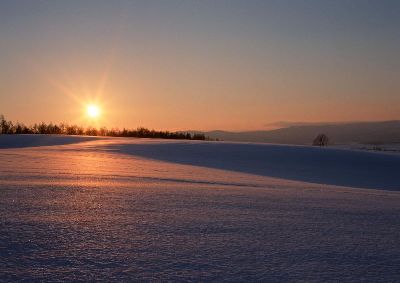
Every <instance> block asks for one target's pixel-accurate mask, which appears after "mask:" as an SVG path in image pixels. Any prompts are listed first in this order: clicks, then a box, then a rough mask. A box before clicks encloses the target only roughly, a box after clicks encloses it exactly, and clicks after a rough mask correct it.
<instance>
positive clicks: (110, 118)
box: [0, 0, 400, 130]
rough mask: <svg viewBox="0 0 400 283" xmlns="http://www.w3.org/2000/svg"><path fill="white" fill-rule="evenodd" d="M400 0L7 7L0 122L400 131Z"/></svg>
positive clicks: (1, 15) (2, 24)
mask: <svg viewBox="0 0 400 283" xmlns="http://www.w3.org/2000/svg"><path fill="white" fill-rule="evenodd" d="M399 15H400V1H397V0H396V1H385V0H375V1H368V0H363V1H357V0H349V1H344V0H335V1H328V0H327V1H324V0H315V1H311V0H310V1H306V0H292V1H285V0H277V1H268V0H262V1H255V0H250V1H245V0H243V1H233V0H231V1H228V0H227V1H189V0H187V1H161V0H160V1H149V0H146V1H99V0H95V1H85V0H79V1H71V0H68V1H34V0H31V1H23V0H10V1H8V0H1V1H0V66H1V67H0V113H3V114H5V116H6V117H7V118H8V119H11V120H14V121H16V120H19V121H22V122H25V123H26V124H30V123H34V122H40V121H46V122H50V121H52V122H61V121H65V122H69V123H78V124H85V123H88V122H87V121H85V119H84V118H83V116H82V104H84V103H86V102H90V101H97V102H98V103H99V104H100V105H101V106H102V108H103V115H102V119H101V120H100V121H99V122H98V123H101V124H104V125H106V126H108V127H112V126H118V127H137V126H145V127H149V128H156V129H160V130H161V129H168V130H188V129H201V130H210V129H227V130H245V129H248V130H254V129H265V128H267V127H268V125H271V124H274V123H276V122H278V121H293V122H321V121H322V122H324V121H365V120H391V119H400V77H399V76H400V53H399V52H400V16H399Z"/></svg>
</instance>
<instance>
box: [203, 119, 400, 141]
mask: <svg viewBox="0 0 400 283" xmlns="http://www.w3.org/2000/svg"><path fill="white" fill-rule="evenodd" d="M203 133H204V134H205V135H206V136H209V137H210V138H213V139H219V140H225V141H244V142H266V143H283V144H311V143H312V141H313V139H314V138H315V137H316V136H317V135H318V134H320V133H323V134H326V135H327V136H328V137H329V140H330V142H331V143H332V144H347V143H366V144H379V143H400V120H397V121H384V122H354V123H340V124H326V125H321V124H318V125H299V126H291V127H287V128H281V129H276V130H269V131H248V132H227V131H209V132H203Z"/></svg>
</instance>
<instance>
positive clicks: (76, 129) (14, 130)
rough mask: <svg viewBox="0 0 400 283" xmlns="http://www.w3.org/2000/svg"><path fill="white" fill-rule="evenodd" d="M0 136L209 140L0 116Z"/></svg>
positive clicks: (179, 134)
mask: <svg viewBox="0 0 400 283" xmlns="http://www.w3.org/2000/svg"><path fill="white" fill-rule="evenodd" d="M0 134H54V135H60V134H61V135H88V136H113V137H137V138H160V139H192V140H209V138H208V137H206V136H205V135H204V134H199V133H198V134H193V135H192V134H190V133H184V132H169V131H156V130H149V129H146V128H143V127H139V128H137V129H136V130H132V129H126V128H123V129H122V130H120V129H118V128H112V129H110V130H108V129H107V128H106V127H102V128H100V129H97V128H94V127H87V128H83V127H81V126H77V125H68V124H66V123H60V124H59V125H56V124H53V123H50V124H46V123H44V122H41V123H40V124H34V125H33V126H30V127H27V126H25V125H24V124H22V123H19V122H17V124H16V125H14V124H13V123H12V122H11V121H7V120H6V119H5V118H4V116H3V115H1V114H0Z"/></svg>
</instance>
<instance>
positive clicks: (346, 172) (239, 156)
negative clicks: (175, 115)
mask: <svg viewBox="0 0 400 283" xmlns="http://www.w3.org/2000/svg"><path fill="white" fill-rule="evenodd" d="M107 148H109V149H112V150H115V151H116V152H120V153H125V154H132V155H136V156H142V157H145V158H152V159H156V160H163V161H167V162H176V163H181V164H190V165H197V166H205V167H210V168H217V169H224V170H232V171H237V172H243V173H250V174H256V175H262V176H268V177H277V178H282V179H289V180H296V181H305V182H311V183H319V184H329V185H338V186H347V187H357V188H368V189H385V190H400V155H389V154H378V153H372V152H363V151H356V150H342V149H330V148H319V147H307V146H290V145H272V144H246V143H226V142H217V143H214V142H200V143H193V142H181V143H179V142H178V143H176V142H170V143H165V142H159V143H157V142H152V143H131V144H109V145H108V146H107Z"/></svg>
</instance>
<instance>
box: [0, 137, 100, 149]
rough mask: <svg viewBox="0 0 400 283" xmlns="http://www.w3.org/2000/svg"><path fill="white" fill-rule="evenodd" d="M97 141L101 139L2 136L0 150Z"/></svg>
mask: <svg viewBox="0 0 400 283" xmlns="http://www.w3.org/2000/svg"><path fill="white" fill-rule="evenodd" d="M97 139H99V138H98V137H87V136H63V135H0V148H20V147H31V146H51V145H63V144H71V143H78V142H84V141H90V140H97Z"/></svg>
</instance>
